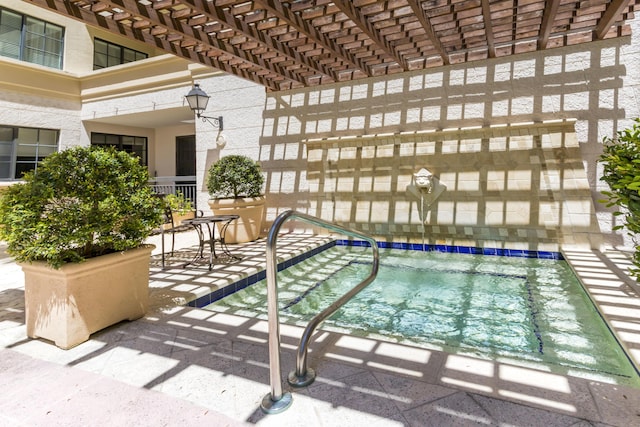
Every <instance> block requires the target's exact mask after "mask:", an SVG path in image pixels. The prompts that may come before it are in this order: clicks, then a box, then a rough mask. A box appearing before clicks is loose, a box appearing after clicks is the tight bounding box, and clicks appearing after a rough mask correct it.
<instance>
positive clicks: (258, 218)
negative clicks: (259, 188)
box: [209, 196, 265, 243]
mask: <svg viewBox="0 0 640 427" xmlns="http://www.w3.org/2000/svg"><path fill="white" fill-rule="evenodd" d="M264 203H265V198H264V196H259V197H243V198H238V199H212V200H209V207H210V208H211V211H212V212H213V214H214V215H239V216H240V218H238V219H237V220H235V221H232V222H231V224H230V225H229V227H228V228H227V232H226V234H225V236H224V239H225V242H226V243H245V242H252V241H254V240H256V239H257V238H258V237H260V231H261V230H262V217H263V215H264Z"/></svg>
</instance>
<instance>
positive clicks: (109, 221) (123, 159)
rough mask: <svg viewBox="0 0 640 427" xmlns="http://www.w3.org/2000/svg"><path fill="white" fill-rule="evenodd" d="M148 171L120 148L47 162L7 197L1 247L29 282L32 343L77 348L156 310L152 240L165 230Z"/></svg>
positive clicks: (84, 150) (85, 150) (71, 152)
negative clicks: (151, 290)
mask: <svg viewBox="0 0 640 427" xmlns="http://www.w3.org/2000/svg"><path fill="white" fill-rule="evenodd" d="M148 180H149V175H148V171H147V169H146V168H145V167H143V166H142V165H140V163H139V162H138V160H137V159H136V158H134V157H133V156H131V155H129V154H127V153H125V152H118V151H116V150H114V149H112V148H110V149H103V148H97V147H76V148H71V149H68V150H64V151H60V152H57V153H54V154H52V155H50V156H48V157H47V158H45V159H44V160H43V161H42V162H41V163H40V164H39V165H38V168H37V170H36V171H35V172H29V173H27V174H25V176H24V181H23V182H22V183H18V184H15V185H12V186H10V187H9V188H8V189H7V190H6V191H5V192H3V193H2V195H1V196H0V239H2V240H4V241H6V242H7V245H8V247H7V252H8V253H9V254H10V255H12V256H13V257H14V258H15V259H16V261H18V262H19V264H20V265H21V267H22V269H23V272H24V274H25V309H26V324H27V335H28V336H29V337H32V338H38V337H39V338H45V339H48V340H51V341H54V342H55V343H56V345H58V346H59V347H62V348H70V347H73V346H75V345H77V344H79V343H81V342H83V341H86V340H87V339H88V338H89V335H90V334H91V333H93V332H96V331H98V330H100V329H103V328H105V327H107V326H110V325H112V324H114V323H117V322H120V321H121V320H125V319H129V320H133V319H136V318H140V317H142V316H143V315H144V314H145V312H146V309H147V306H148V285H149V259H150V255H151V251H152V249H153V246H151V245H144V244H143V242H144V240H145V239H146V238H147V237H148V236H149V234H150V233H151V231H152V230H153V229H154V228H156V227H158V226H159V225H160V223H161V213H162V206H161V200H159V199H158V198H157V197H154V195H153V191H152V190H151V188H150V187H149V186H148V184H147V183H148Z"/></svg>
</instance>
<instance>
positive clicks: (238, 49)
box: [25, 0, 640, 91]
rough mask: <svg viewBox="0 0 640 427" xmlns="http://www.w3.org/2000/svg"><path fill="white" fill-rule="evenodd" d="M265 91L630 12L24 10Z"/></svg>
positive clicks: (274, 4)
mask: <svg viewBox="0 0 640 427" xmlns="http://www.w3.org/2000/svg"><path fill="white" fill-rule="evenodd" d="M25 1H28V2H30V3H33V4H35V5H37V6H40V7H43V8H45V9H49V10H52V11H56V12H58V13H60V14H63V15H65V16H68V17H71V18H75V19H78V20H80V21H82V22H84V23H86V24H87V25H91V26H95V27H99V28H102V29H104V30H107V31H110V32H112V33H115V34H119V35H123V36H126V37H128V38H131V39H135V40H139V41H144V42H145V43H148V44H150V45H153V46H155V47H158V48H161V49H163V50H165V51H167V52H170V53H172V54H174V55H177V56H180V57H183V58H186V59H188V60H190V61H194V62H197V63H201V64H205V65H208V66H211V67H215V68H217V69H220V70H223V71H226V72H228V73H231V74H234V75H236V76H239V77H242V78H245V79H248V80H251V81H253V82H257V83H259V84H261V85H264V86H265V87H266V88H268V89H269V90H272V91H279V90H287V89H294V88H301V87H310V86H318V85H323V84H327V83H333V82H343V81H349V80H356V79H361V78H366V77H372V76H381V75H389V74H394V73H402V72H406V71H412V70H419V69H425V68H429V67H438V66H443V65H449V64H457V63H462V62H468V61H475V60H480V59H486V58H494V57H496V58H497V57H504V56H507V55H513V54H518V53H524V52H531V51H535V50H543V49H549V48H554V47H560V46H571V45H575V44H579V43H586V42H591V41H594V40H601V39H607V38H612V37H620V36H626V35H629V34H630V28H629V26H628V25H627V24H625V21H626V20H628V19H629V18H631V17H632V14H633V12H634V9H635V8H637V7H638V5H639V4H640V0H427V1H420V0H385V1H379V0H352V1H349V0H331V1H330V0H284V1H276V0H251V1H244V0H25Z"/></svg>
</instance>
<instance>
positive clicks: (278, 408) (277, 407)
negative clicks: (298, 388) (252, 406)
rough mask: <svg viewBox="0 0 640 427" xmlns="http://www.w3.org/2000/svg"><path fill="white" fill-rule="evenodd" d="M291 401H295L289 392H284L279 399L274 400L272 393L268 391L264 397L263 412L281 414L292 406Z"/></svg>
mask: <svg viewBox="0 0 640 427" xmlns="http://www.w3.org/2000/svg"><path fill="white" fill-rule="evenodd" d="M291 403H293V397H292V396H291V393H289V392H285V393H283V394H282V396H281V397H280V399H278V400H273V399H272V398H271V393H267V394H266V395H265V396H264V397H263V398H262V403H261V404H260V409H262V412H264V413H265V414H279V413H280V412H283V411H285V410H286V409H288V408H289V406H291Z"/></svg>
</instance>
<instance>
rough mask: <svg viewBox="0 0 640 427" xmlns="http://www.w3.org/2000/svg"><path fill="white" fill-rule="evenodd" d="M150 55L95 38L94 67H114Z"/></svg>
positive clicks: (95, 68)
mask: <svg viewBox="0 0 640 427" xmlns="http://www.w3.org/2000/svg"><path fill="white" fill-rule="evenodd" d="M148 56H149V55H147V54H146V53H143V52H138V51H137V50H133V49H129V48H128V47H124V46H120V45H117V44H114V43H110V42H108V41H105V40H101V39H95V40H94V41H93V69H94V70H99V69H101V68H107V67H113V66H114V65H120V64H126V63H128V62H133V61H139V60H141V59H145V58H147V57H148Z"/></svg>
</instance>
